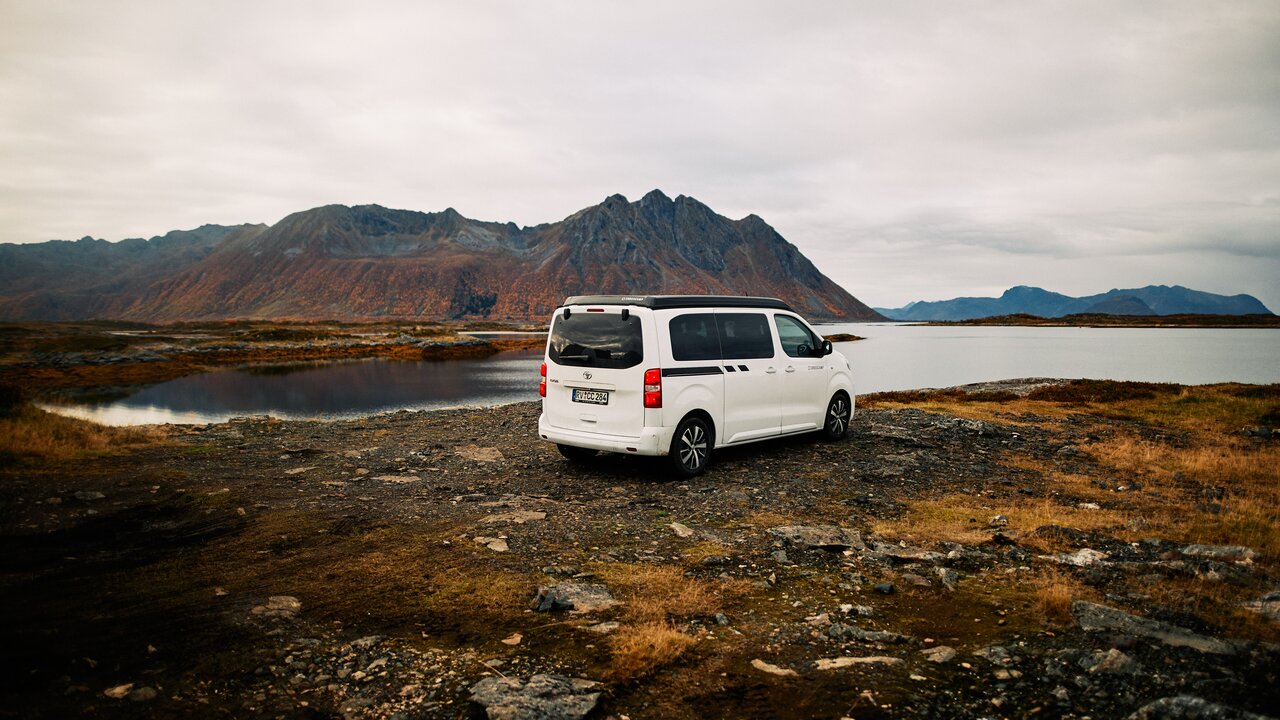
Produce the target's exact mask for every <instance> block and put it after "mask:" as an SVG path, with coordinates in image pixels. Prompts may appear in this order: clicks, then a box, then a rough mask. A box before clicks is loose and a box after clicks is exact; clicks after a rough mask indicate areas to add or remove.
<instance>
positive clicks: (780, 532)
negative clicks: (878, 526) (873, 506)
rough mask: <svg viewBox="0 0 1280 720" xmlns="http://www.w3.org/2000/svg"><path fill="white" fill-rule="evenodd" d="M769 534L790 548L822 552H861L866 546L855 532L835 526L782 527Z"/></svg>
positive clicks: (772, 530) (770, 531) (773, 529)
mask: <svg viewBox="0 0 1280 720" xmlns="http://www.w3.org/2000/svg"><path fill="white" fill-rule="evenodd" d="M769 534H770V535H773V536H774V537H778V538H782V540H783V541H784V542H786V543H787V544H789V545H791V546H792V547H798V548H821V549H823V550H850V549H852V550H863V549H865V548H866V545H865V544H863V542H862V536H861V535H859V534H858V531H856V530H850V529H849V528H842V527H836V526H835V525H783V526H781V527H776V528H772V529H770V530H769Z"/></svg>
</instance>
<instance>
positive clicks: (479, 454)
mask: <svg viewBox="0 0 1280 720" xmlns="http://www.w3.org/2000/svg"><path fill="white" fill-rule="evenodd" d="M457 454H458V456H459V457H461V458H464V459H466V460H474V461H475V462H498V461H499V460H505V459H506V458H505V457H503V455H502V451H500V450H498V448H496V447H479V446H477V445H464V446H462V447H460V448H458V450H457Z"/></svg>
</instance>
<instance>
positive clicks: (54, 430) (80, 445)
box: [0, 405, 165, 463]
mask: <svg viewBox="0 0 1280 720" xmlns="http://www.w3.org/2000/svg"><path fill="white" fill-rule="evenodd" d="M164 437H165V434H164V431H163V430H160V429H158V428H153V427H142V428H137V427H125V428H116V427H107V426H105V425H99V424H97V423H92V422H89V421H87V420H78V419H75V418H68V417H63V416H61V415H55V414H53V413H50V412H45V411H44V410H40V409H38V408H35V407H32V406H30V405H20V406H18V407H16V408H12V409H11V410H10V411H9V412H8V413H7V414H5V415H3V416H0V463H3V462H6V461H18V462H41V461H50V460H74V459H76V458H82V457H88V456H93V455H103V454H108V453H114V452H120V451H124V450H127V449H129V448H134V447H140V446H143V445H150V444H153V443H156V442H159V441H161V440H163V439H164Z"/></svg>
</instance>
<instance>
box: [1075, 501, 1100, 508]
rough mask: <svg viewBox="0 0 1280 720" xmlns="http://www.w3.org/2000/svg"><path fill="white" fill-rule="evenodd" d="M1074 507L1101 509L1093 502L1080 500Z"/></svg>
mask: <svg viewBox="0 0 1280 720" xmlns="http://www.w3.org/2000/svg"><path fill="white" fill-rule="evenodd" d="M1076 507H1078V508H1080V509H1081V510H1101V509H1102V506H1101V505H1099V504H1098V503H1095V502H1082V503H1080V504H1079V505H1076Z"/></svg>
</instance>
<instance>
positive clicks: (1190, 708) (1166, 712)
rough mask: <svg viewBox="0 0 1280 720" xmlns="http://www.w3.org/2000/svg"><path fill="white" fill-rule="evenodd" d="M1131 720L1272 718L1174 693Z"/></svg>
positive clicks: (1245, 719)
mask: <svg viewBox="0 0 1280 720" xmlns="http://www.w3.org/2000/svg"><path fill="white" fill-rule="evenodd" d="M1129 720H1270V718H1268V717H1267V716H1265V715H1257V714H1255V713H1251V712H1246V711H1244V710H1239V709H1237V708H1233V707H1230V706H1228V705H1219V704H1218V703H1212V702H1209V701H1208V700H1204V699H1202V698H1198V697H1195V696H1193V695H1174V696H1172V697H1165V698H1160V699H1159V700H1156V701H1155V702H1150V703H1147V704H1146V705H1143V706H1142V707H1140V708H1138V709H1137V710H1136V711H1134V712H1133V714H1131V715H1130V716H1129Z"/></svg>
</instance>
